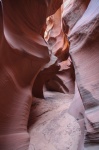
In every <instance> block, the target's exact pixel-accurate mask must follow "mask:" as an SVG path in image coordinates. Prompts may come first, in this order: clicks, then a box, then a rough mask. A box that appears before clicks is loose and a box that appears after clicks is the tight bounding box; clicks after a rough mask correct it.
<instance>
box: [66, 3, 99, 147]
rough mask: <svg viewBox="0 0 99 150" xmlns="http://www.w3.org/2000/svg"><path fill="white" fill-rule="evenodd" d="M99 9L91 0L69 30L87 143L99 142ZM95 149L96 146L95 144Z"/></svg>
mask: <svg viewBox="0 0 99 150" xmlns="http://www.w3.org/2000/svg"><path fill="white" fill-rule="evenodd" d="M98 10H99V1H98V0H95V1H93V0H91V1H90V3H89V5H88V8H87V9H86V11H85V13H84V14H83V16H82V17H81V18H80V19H79V21H78V22H77V23H76V25H75V26H74V27H73V28H72V30H71V31H70V33H69V38H70V43H71V45H70V55H71V57H72V60H73V64H74V69H75V75H76V81H77V85H78V90H79V92H80V96H81V99H82V102H83V104H84V108H85V125H86V131H87V135H86V140H85V142H86V143H98V142H99V134H98V131H99V118H98V114H99V109H98V105H99V92H98V83H99V80H98V76H99V69H98V63H99V61H98V56H99V52H98V47H99V40H98V39H99V11H98ZM94 64H95V65H94ZM96 147H97V146H96ZM89 149H91V147H90V148H89ZM93 149H95V147H94V146H93ZM96 149H97V148H96Z"/></svg>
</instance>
